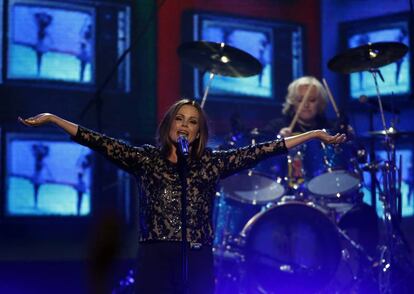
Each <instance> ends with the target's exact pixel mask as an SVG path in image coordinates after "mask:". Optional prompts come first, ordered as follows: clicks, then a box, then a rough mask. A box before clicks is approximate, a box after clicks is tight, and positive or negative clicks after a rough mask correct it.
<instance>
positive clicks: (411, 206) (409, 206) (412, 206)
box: [362, 149, 414, 217]
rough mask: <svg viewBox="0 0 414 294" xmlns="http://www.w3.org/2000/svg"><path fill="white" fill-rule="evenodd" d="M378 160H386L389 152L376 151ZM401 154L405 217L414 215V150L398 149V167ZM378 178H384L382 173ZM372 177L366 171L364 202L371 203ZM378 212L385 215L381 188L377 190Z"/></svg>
mask: <svg viewBox="0 0 414 294" xmlns="http://www.w3.org/2000/svg"><path fill="white" fill-rule="evenodd" d="M376 156H377V160H378V161H380V162H384V161H386V160H387V153H386V152H385V151H377V152H376ZM400 156H401V158H402V160H401V161H402V163H403V164H402V170H401V175H402V181H401V208H402V216H403V217H412V216H414V169H413V167H414V165H413V160H414V157H413V151H412V150H410V149H401V150H397V151H396V159H397V160H396V161H397V167H399V162H400ZM376 177H377V179H378V180H379V181H380V183H381V180H382V176H381V173H380V172H378V173H377V175H376ZM370 185H371V178H370V175H369V173H364V187H363V189H362V192H363V193H364V202H366V203H368V204H371V192H370V189H369V187H370ZM376 194H377V200H376V201H377V214H378V216H379V217H384V208H383V203H382V202H381V201H380V199H379V190H377V193H376Z"/></svg>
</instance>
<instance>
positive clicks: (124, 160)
mask: <svg viewBox="0 0 414 294" xmlns="http://www.w3.org/2000/svg"><path fill="white" fill-rule="evenodd" d="M72 140H73V141H75V142H77V143H79V144H82V145H84V146H86V147H89V148H91V149H92V150H94V151H96V152H98V153H100V154H102V155H103V156H105V157H106V158H107V159H109V160H110V161H112V162H113V163H115V164H116V165H117V166H118V167H120V168H122V169H124V170H126V171H132V170H137V169H139V166H140V165H141V163H142V162H143V161H144V160H145V159H146V158H147V157H148V156H147V154H146V152H145V148H144V147H135V146H132V145H129V144H128V143H125V142H123V141H121V140H118V139H114V138H110V137H108V136H106V135H103V134H100V133H97V132H94V131H92V130H89V129H87V128H84V127H81V126H79V128H78V132H77V133H76V136H74V137H72Z"/></svg>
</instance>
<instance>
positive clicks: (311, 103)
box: [294, 85, 319, 122]
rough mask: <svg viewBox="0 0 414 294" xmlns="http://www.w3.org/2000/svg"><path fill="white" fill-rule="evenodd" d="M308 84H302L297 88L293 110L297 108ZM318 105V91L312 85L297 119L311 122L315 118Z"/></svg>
mask: <svg viewBox="0 0 414 294" xmlns="http://www.w3.org/2000/svg"><path fill="white" fill-rule="evenodd" d="M308 88H309V86H307V85H303V86H299V88H298V96H297V97H296V102H295V105H294V107H295V112H296V111H297V110H298V108H299V105H300V103H301V101H302V100H303V99H304V97H305V95H306V92H307V91H308ZM318 107H319V93H318V90H317V89H316V87H312V88H311V90H310V92H309V96H308V99H307V100H306V102H305V104H304V105H303V108H302V111H301V112H300V114H299V119H300V120H302V121H304V122H311V121H312V120H314V119H315V117H316V115H317V114H318Z"/></svg>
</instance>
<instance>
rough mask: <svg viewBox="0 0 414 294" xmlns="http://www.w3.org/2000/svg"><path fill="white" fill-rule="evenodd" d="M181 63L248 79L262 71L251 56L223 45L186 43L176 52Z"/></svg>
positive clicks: (260, 66)
mask: <svg viewBox="0 0 414 294" xmlns="http://www.w3.org/2000/svg"><path fill="white" fill-rule="evenodd" d="M177 52H178V55H179V56H180V58H181V59H182V60H183V62H185V63H187V64H189V65H191V66H194V67H196V68H198V69H199V70H201V71H208V72H211V73H214V74H218V75H222V76H230V77H249V76H253V75H256V74H258V73H260V72H261V71H262V68H263V67H262V64H261V63H260V62H259V61H258V60H257V59H256V58H255V57H253V56H252V55H250V54H249V53H247V52H244V51H242V50H240V49H237V48H235V47H232V46H229V45H226V44H224V43H215V42H205V41H196V42H187V43H184V44H182V45H180V47H179V48H178V50H177Z"/></svg>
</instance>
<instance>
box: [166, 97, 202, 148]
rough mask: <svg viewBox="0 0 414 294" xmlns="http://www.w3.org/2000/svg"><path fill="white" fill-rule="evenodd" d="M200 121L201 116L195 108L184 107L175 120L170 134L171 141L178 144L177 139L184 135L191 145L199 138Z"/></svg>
mask: <svg viewBox="0 0 414 294" xmlns="http://www.w3.org/2000/svg"><path fill="white" fill-rule="evenodd" d="M199 120H200V115H199V113H198V110H197V109H196V108H195V107H194V106H191V105H183V106H182V107H181V108H180V109H179V110H178V112H177V114H176V115H175V117H174V118H173V121H172V124H171V127H170V133H169V135H170V140H171V141H172V142H177V138H178V137H179V136H180V135H184V136H186V137H187V139H188V143H190V144H191V143H192V142H193V141H194V140H195V139H196V138H197V136H198V132H199V129H200V127H199Z"/></svg>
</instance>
